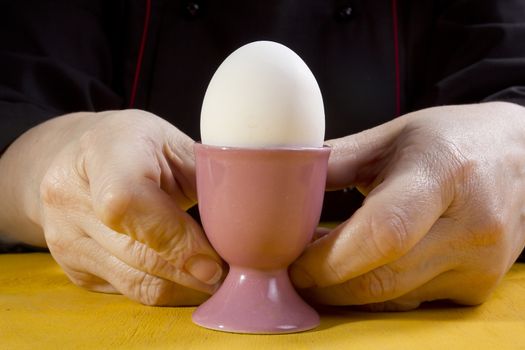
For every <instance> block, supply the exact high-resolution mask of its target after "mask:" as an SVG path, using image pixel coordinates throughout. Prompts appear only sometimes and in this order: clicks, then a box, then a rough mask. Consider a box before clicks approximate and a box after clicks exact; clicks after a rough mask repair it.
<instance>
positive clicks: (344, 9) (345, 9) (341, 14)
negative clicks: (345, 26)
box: [335, 5, 354, 22]
mask: <svg viewBox="0 0 525 350" xmlns="http://www.w3.org/2000/svg"><path fill="white" fill-rule="evenodd" d="M353 12H354V10H353V9H352V6H350V5H345V6H341V7H339V8H338V9H337V10H336V11H335V18H336V19H337V20H339V21H343V22H346V21H348V20H350V19H351V18H352V13H353Z"/></svg>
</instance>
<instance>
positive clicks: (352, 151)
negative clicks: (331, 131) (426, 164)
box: [326, 117, 406, 190]
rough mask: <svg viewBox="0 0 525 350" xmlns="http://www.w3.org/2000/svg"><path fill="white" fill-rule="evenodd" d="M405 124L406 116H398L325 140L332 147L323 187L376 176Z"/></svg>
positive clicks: (365, 179)
mask: <svg viewBox="0 0 525 350" xmlns="http://www.w3.org/2000/svg"><path fill="white" fill-rule="evenodd" d="M405 125H406V118H404V117H399V118H396V119H394V120H392V121H390V122H388V123H385V124H382V125H379V126H377V127H375V128H372V129H368V130H365V131H362V132H360V133H357V134H354V135H349V136H345V137H342V138H338V139H333V140H328V141H326V144H327V145H329V146H330V147H331V148H332V152H331V153H330V159H329V161H328V175H327V179H326V186H327V189H328V190H338V189H342V188H345V187H351V186H356V185H359V184H362V183H364V182H368V181H369V179H371V178H372V179H373V178H376V176H377V175H378V174H377V173H378V172H379V171H380V170H381V169H382V166H381V163H382V161H383V160H384V159H386V158H387V155H388V153H389V152H391V149H392V145H393V144H394V142H395V140H396V139H397V137H398V135H399V134H400V133H401V131H402V130H403V128H404V126H405Z"/></svg>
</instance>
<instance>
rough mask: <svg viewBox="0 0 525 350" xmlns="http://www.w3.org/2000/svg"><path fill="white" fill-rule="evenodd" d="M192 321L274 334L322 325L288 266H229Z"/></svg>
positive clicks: (209, 326)
mask: <svg viewBox="0 0 525 350" xmlns="http://www.w3.org/2000/svg"><path fill="white" fill-rule="evenodd" d="M193 321H194V322H195V323H196V324H198V325H200V326H202V327H205V328H210V329H214V330H219V331H228V332H238V333H256V334H275V333H291V332H300V331H305V330H308V329H312V328H315V327H317V326H318V325H319V315H318V314H317V312H316V311H315V310H314V309H312V308H311V307H310V306H309V305H308V304H306V303H305V302H304V301H303V300H302V299H301V297H299V295H298V294H297V292H296V291H295V289H294V288H293V286H292V284H291V283H290V279H289V278H288V273H287V270H286V269H282V270H277V271H262V270H253V269H246V268H241V267H235V266H232V267H230V272H229V273H228V276H227V278H226V280H225V281H224V283H223V285H222V286H221V288H220V289H219V290H218V291H217V293H215V294H214V295H213V296H212V297H211V299H209V300H208V301H207V302H206V303H204V304H203V305H202V306H200V307H199V308H198V309H197V310H196V311H195V313H194V314H193Z"/></svg>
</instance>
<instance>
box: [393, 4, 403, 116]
mask: <svg viewBox="0 0 525 350" xmlns="http://www.w3.org/2000/svg"><path fill="white" fill-rule="evenodd" d="M392 27H393V30H394V65H395V71H396V85H395V92H396V115H395V116H396V117H398V116H399V115H400V114H401V81H400V72H399V26H398V22H397V0H392Z"/></svg>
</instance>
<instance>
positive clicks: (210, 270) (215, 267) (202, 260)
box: [184, 255, 222, 285]
mask: <svg viewBox="0 0 525 350" xmlns="http://www.w3.org/2000/svg"><path fill="white" fill-rule="evenodd" d="M184 268H185V269H186V271H188V272H189V273H190V274H191V275H192V276H193V277H195V278H196V279H198V280H199V281H201V282H204V283H206V284H209V285H213V284H215V283H217V282H219V280H220V279H221V276H222V268H221V266H220V265H219V264H218V263H217V262H216V261H215V260H213V259H212V258H209V257H207V256H206V255H194V256H192V257H191V258H189V259H188V260H187V261H186V264H185V265H184Z"/></svg>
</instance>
